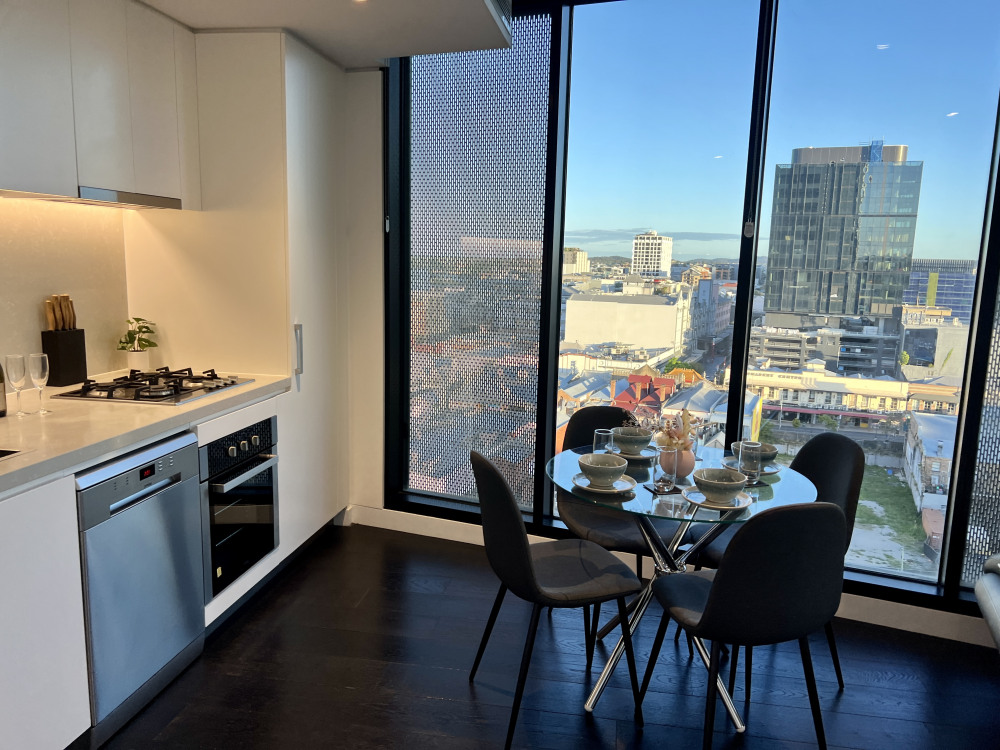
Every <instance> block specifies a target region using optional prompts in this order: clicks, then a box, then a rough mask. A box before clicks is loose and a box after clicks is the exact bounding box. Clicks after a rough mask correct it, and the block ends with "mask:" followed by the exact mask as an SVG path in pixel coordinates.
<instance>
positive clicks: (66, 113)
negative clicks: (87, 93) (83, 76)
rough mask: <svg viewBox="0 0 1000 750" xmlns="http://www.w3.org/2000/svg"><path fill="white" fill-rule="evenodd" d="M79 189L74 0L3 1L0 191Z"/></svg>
mask: <svg viewBox="0 0 1000 750" xmlns="http://www.w3.org/2000/svg"><path fill="white" fill-rule="evenodd" d="M76 186H77V182H76V147H75V143H74V140H73V87H72V73H71V68H70V47H69V5H68V0H0V190H23V191H27V192H32V193H49V194H51V195H70V196H75V195H76Z"/></svg>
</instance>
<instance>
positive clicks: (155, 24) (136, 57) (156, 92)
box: [126, 1, 181, 198]
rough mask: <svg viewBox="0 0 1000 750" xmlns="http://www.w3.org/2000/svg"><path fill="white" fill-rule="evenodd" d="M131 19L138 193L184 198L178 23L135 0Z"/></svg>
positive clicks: (129, 35)
mask: <svg viewBox="0 0 1000 750" xmlns="http://www.w3.org/2000/svg"><path fill="white" fill-rule="evenodd" d="M126 21H127V23H126V36H127V38H128V81H129V102H130V104H131V111H132V153H133V158H134V162H135V191H136V192H137V193H144V194H146V195H164V196H169V197H171V198H180V196H181V165H180V149H179V145H178V134H177V127H178V118H177V77H176V74H175V62H174V25H175V24H174V22H173V21H171V20H170V19H169V18H167V17H166V16H162V15H160V14H159V13H157V12H156V11H154V10H152V9H151V8H148V7H147V6H145V5H142V4H141V3H137V2H134V1H133V2H129V4H128V8H127V13H126Z"/></svg>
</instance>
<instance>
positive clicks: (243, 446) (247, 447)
mask: <svg viewBox="0 0 1000 750" xmlns="http://www.w3.org/2000/svg"><path fill="white" fill-rule="evenodd" d="M240 450H241V451H243V452H244V453H246V452H247V451H248V450H250V443H248V442H247V441H246V440H241V441H240Z"/></svg>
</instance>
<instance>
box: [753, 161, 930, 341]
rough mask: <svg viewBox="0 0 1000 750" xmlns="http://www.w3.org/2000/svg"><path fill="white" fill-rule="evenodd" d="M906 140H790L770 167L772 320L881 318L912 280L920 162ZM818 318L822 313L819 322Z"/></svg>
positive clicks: (767, 300) (767, 296)
mask: <svg viewBox="0 0 1000 750" xmlns="http://www.w3.org/2000/svg"><path fill="white" fill-rule="evenodd" d="M906 157H907V146H887V145H883V144H882V142H881V141H872V142H871V143H869V144H867V145H864V146H852V147H836V148H797V149H794V150H793V151H792V163H791V164H779V165H777V166H776V167H775V176H774V202H773V206H772V209H771V233H770V234H771V236H770V240H769V243H768V255H767V279H766V282H765V287H764V311H765V313H766V314H767V321H768V324H770V325H782V326H788V327H798V326H809V325H813V324H828V323H834V321H832V320H830V318H831V317H834V318H840V317H852V318H868V319H870V320H871V321H873V322H879V319H883V320H884V319H888V318H890V317H891V316H892V309H893V307H894V306H898V305H900V304H902V302H903V291H904V290H905V289H906V287H907V285H908V283H909V280H910V263H911V259H912V257H913V238H914V232H915V230H916V224H917V204H918V201H919V198H920V179H921V175H922V172H923V162H919V161H916V162H915V161H907V160H906ZM817 318H819V320H817Z"/></svg>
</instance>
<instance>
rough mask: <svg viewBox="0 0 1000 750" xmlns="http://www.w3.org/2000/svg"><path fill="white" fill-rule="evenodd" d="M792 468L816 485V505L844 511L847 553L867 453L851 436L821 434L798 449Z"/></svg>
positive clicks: (845, 547)
mask: <svg viewBox="0 0 1000 750" xmlns="http://www.w3.org/2000/svg"><path fill="white" fill-rule="evenodd" d="M791 467H792V468H793V469H795V471H797V472H799V473H800V474H802V475H803V476H805V477H806V478H807V479H809V481H811V482H812V483H813V484H814V485H816V502H820V503H833V504H834V505H836V506H837V507H838V508H840V509H841V510H842V511H844V517H845V518H846V519H847V540H846V541H845V543H844V550H845V551H846V550H847V548H848V547H850V546H851V535H852V534H853V533H854V517H855V516H856V515H857V512H858V498H859V497H860V496H861V481H862V480H863V479H864V477H865V452H864V451H863V450H862V449H861V446H860V445H858V444H857V443H855V442H854V441H853V440H851V439H850V438H849V437H845V436H844V435H840V434H838V433H836V432H821V433H820V434H819V435H816V436H815V437H812V438H810V439H809V440H808V442H806V444H805V445H803V446H802V448H800V449H799V452H798V453H797V454H796V456H795V458H793V459H792V464H791Z"/></svg>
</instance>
